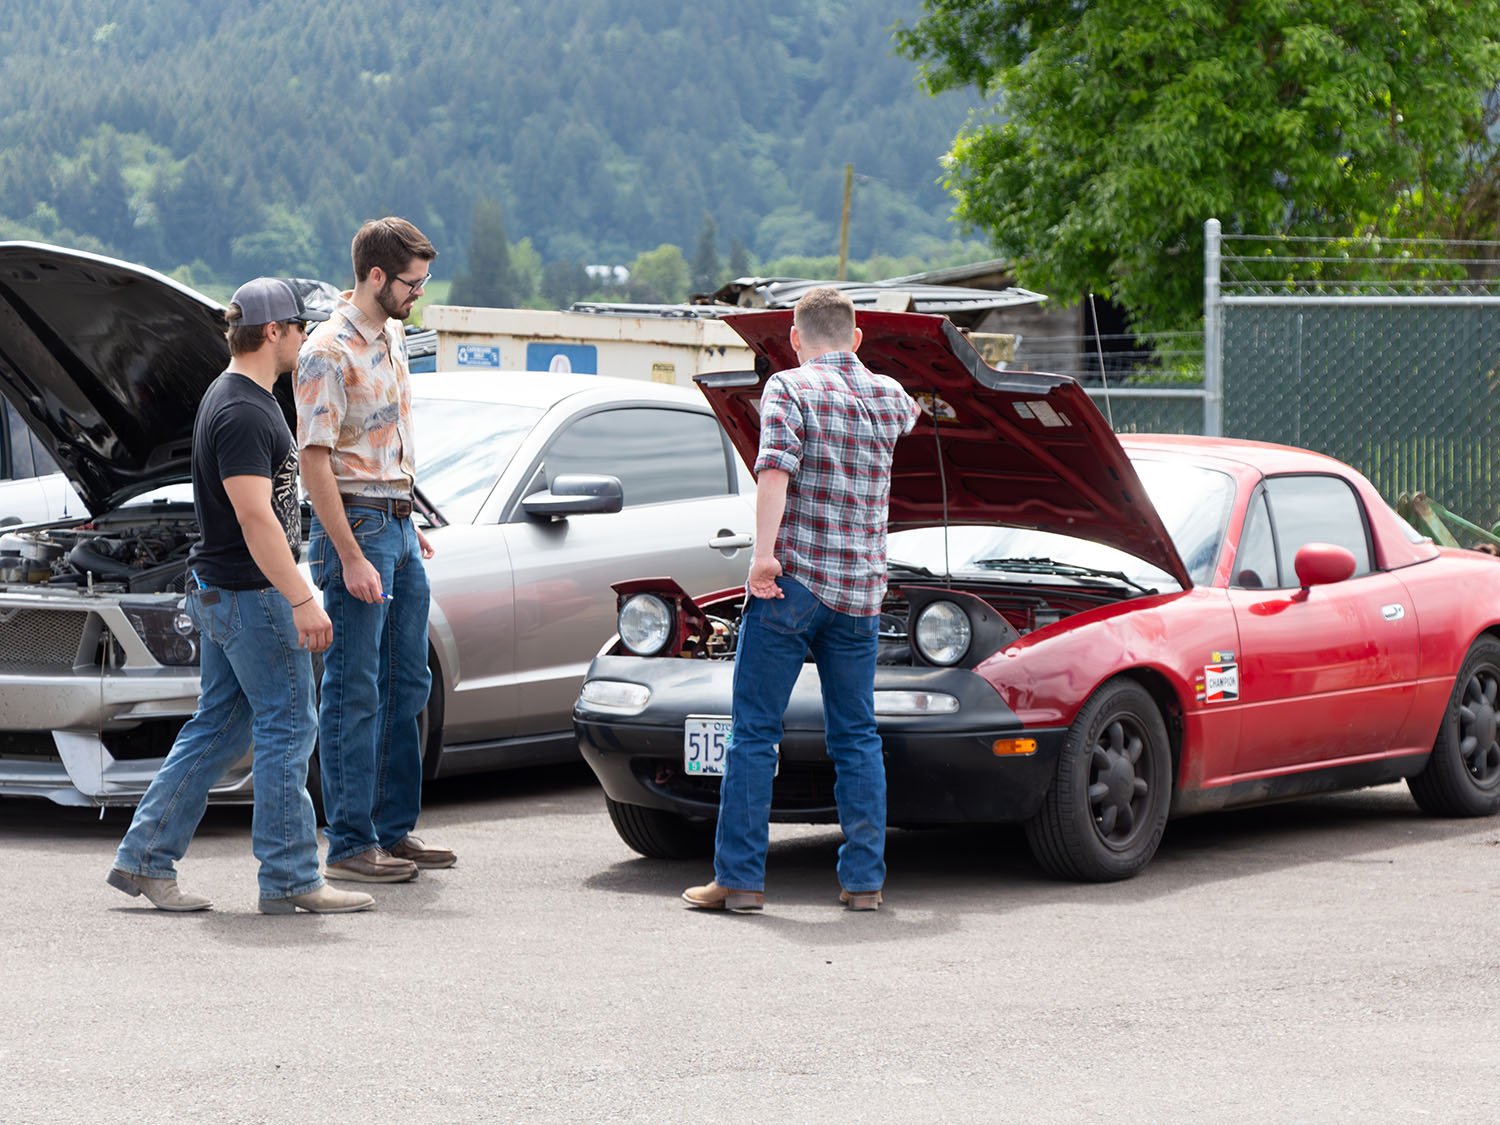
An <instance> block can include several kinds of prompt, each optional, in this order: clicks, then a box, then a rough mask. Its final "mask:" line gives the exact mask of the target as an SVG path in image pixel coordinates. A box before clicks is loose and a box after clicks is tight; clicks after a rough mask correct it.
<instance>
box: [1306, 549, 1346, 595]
mask: <svg viewBox="0 0 1500 1125" xmlns="http://www.w3.org/2000/svg"><path fill="white" fill-rule="evenodd" d="M1293 565H1294V566H1295V567H1296V569H1297V581H1298V582H1300V583H1302V594H1303V596H1304V597H1305V596H1306V595H1307V589H1308V587H1309V586H1326V585H1328V584H1329V583H1330V582H1342V581H1343V580H1344V579H1346V578H1348V577H1349V576H1350V575H1351V574H1353V573H1354V554H1353V552H1351V551H1350V550H1349V549H1348V548H1347V547H1337V546H1335V545H1334V544H1332V543H1304V544H1303V545H1302V546H1301V547H1299V548H1298V550H1297V557H1296V559H1295V560H1294V562H1293Z"/></svg>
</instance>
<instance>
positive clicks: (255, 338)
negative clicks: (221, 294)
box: [224, 305, 266, 355]
mask: <svg viewBox="0 0 1500 1125" xmlns="http://www.w3.org/2000/svg"><path fill="white" fill-rule="evenodd" d="M243 315H244V312H243V311H242V310H241V309H240V307H239V305H230V306H229V308H227V309H226V310H225V311H224V320H225V321H226V322H227V323H226V324H225V327H224V335H225V337H226V338H227V339H228V340H229V354H230V355H249V354H250V353H251V352H253V351H258V350H259V349H260V346H261V345H262V344H264V343H265V342H266V326H265V325H264V324H241V323H239V320H240V317H242V316H243Z"/></svg>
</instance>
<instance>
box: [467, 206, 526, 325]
mask: <svg viewBox="0 0 1500 1125" xmlns="http://www.w3.org/2000/svg"><path fill="white" fill-rule="evenodd" d="M521 299H522V294H521V293H520V292H519V287H518V286H517V284H516V276H515V271H514V270H513V269H511V264H510V243H509V242H507V241H506V238H505V224H504V223H502V222H501V220H500V204H498V203H496V202H495V201H494V200H493V199H481V200H480V201H479V202H478V203H476V204H475V205H474V225H473V229H472V233H471V234H470V235H469V258H468V265H467V266H466V267H464V268H463V269H461V270H459V271H458V272H457V273H455V274H454V276H453V289H452V291H451V292H450V293H449V300H451V301H452V302H453V303H454V304H455V305H476V306H480V307H486V308H515V307H517V306H518V305H520V303H521Z"/></svg>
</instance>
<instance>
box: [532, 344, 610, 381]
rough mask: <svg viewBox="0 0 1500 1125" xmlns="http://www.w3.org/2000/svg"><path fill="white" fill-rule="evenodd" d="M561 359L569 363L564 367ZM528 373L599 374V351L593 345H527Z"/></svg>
mask: <svg viewBox="0 0 1500 1125" xmlns="http://www.w3.org/2000/svg"><path fill="white" fill-rule="evenodd" d="M559 357H561V358H562V359H565V360H566V361H567V366H566V367H564V366H563V365H562V364H561V363H559V362H558V359H559ZM526 370H527V371H559V370H561V371H573V372H576V373H577V374H579V375H597V374H599V349H598V348H596V347H594V345H593V344H527V345H526Z"/></svg>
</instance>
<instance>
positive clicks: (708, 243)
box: [688, 211, 722, 293]
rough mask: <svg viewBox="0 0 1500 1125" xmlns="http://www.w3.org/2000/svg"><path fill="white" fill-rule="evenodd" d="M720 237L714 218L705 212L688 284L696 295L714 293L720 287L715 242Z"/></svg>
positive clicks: (719, 268)
mask: <svg viewBox="0 0 1500 1125" xmlns="http://www.w3.org/2000/svg"><path fill="white" fill-rule="evenodd" d="M718 236H719V231H718V228H717V227H715V226H714V220H713V216H712V215H710V214H709V213H708V212H707V211H705V212H703V225H702V226H701V227H700V228H699V229H698V248H697V249H696V250H694V251H693V264H692V267H691V268H690V270H689V278H688V284H689V285H690V286H691V288H692V292H694V293H712V292H713V291H714V290H715V289H717V288H718V287H719V274H720V273H721V272H722V270H721V267H720V265H719V251H718V249H717V248H716V247H715V246H714V241H715V239H717V238H718Z"/></svg>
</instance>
